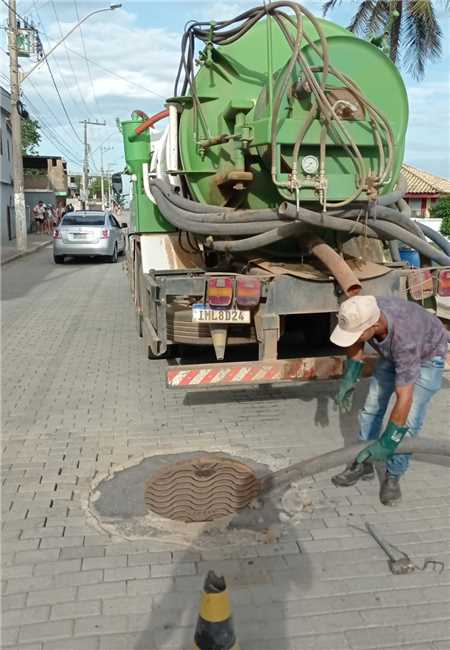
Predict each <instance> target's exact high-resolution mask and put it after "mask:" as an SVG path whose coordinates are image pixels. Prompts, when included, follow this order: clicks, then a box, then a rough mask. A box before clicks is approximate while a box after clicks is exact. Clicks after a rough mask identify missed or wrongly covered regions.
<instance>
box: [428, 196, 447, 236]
mask: <svg viewBox="0 0 450 650" xmlns="http://www.w3.org/2000/svg"><path fill="white" fill-rule="evenodd" d="M430 215H431V216H432V217H434V218H435V219H442V223H441V233H442V234H443V235H445V236H446V237H450V194H447V196H442V197H441V198H440V199H439V201H437V203H436V204H435V205H434V206H433V207H432V208H431V210H430Z"/></svg>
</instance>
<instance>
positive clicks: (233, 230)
mask: <svg viewBox="0 0 450 650" xmlns="http://www.w3.org/2000/svg"><path fill="white" fill-rule="evenodd" d="M152 193H153V196H154V198H155V201H156V203H157V205H158V208H159V209H160V210H161V212H162V214H163V215H164V217H165V218H166V219H167V221H169V223H171V224H172V225H173V226H175V228H178V229H179V230H187V231H188V232H191V233H193V234H195V235H206V236H207V235H213V236H219V237H224V236H229V235H231V236H239V235H241V236H242V235H257V234H259V233H263V232H266V231H267V230H271V229H273V228H276V227H277V226H279V223H280V222H279V221H265V222H262V221H260V222H253V223H252V222H250V223H231V224H228V223H214V222H211V221H209V220H208V217H209V216H211V215H208V214H205V215H196V216H197V218H198V220H193V219H191V215H190V214H189V212H186V211H185V210H181V209H180V208H178V207H176V206H175V205H173V204H172V203H171V202H170V201H168V200H167V199H166V197H165V196H164V195H163V193H162V192H161V191H160V190H159V188H157V187H156V186H153V187H152Z"/></svg>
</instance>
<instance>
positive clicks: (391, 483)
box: [380, 474, 402, 506]
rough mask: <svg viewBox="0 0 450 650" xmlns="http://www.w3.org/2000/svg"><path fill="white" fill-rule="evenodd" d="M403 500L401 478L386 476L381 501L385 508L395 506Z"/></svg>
mask: <svg viewBox="0 0 450 650" xmlns="http://www.w3.org/2000/svg"><path fill="white" fill-rule="evenodd" d="M401 498H402V493H401V490H400V476H393V475H392V474H386V476H385V479H384V481H383V483H382V484H381V487H380V501H381V503H382V504H383V505H384V506H394V505H395V504H396V503H397V502H398V501H400V499H401Z"/></svg>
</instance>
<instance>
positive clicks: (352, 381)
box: [334, 359, 364, 413]
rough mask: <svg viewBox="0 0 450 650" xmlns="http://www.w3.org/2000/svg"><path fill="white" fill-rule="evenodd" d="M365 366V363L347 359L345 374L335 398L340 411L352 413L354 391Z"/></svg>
mask: <svg viewBox="0 0 450 650" xmlns="http://www.w3.org/2000/svg"><path fill="white" fill-rule="evenodd" d="M363 366H364V362H363V361H355V360H354V359H347V364H346V367H345V373H344V375H343V377H342V379H341V382H340V384H339V390H338V392H337V394H336V396H335V398H334V401H335V402H336V404H337V405H338V407H339V410H340V411H343V412H344V413H350V411H351V410H352V402H353V391H354V389H355V386H356V384H357V383H358V380H359V378H360V377H361V373H362V369H363Z"/></svg>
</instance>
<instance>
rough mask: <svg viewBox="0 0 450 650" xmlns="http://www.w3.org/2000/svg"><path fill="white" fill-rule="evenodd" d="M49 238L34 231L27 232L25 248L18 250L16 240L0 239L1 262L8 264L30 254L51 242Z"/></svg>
mask: <svg viewBox="0 0 450 650" xmlns="http://www.w3.org/2000/svg"><path fill="white" fill-rule="evenodd" d="M51 241H52V240H51V238H50V237H49V236H48V235H38V234H36V233H28V237H27V243H28V246H27V250H26V251H18V250H17V245H16V240H15V239H13V240H12V241H4V240H3V241H2V245H1V264H2V265H3V264H8V262H12V261H14V260H16V259H20V258H21V257H24V256H26V255H30V254H31V253H34V252H35V251H38V250H39V249H40V248H43V247H45V246H48V245H49V244H50V243H51Z"/></svg>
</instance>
